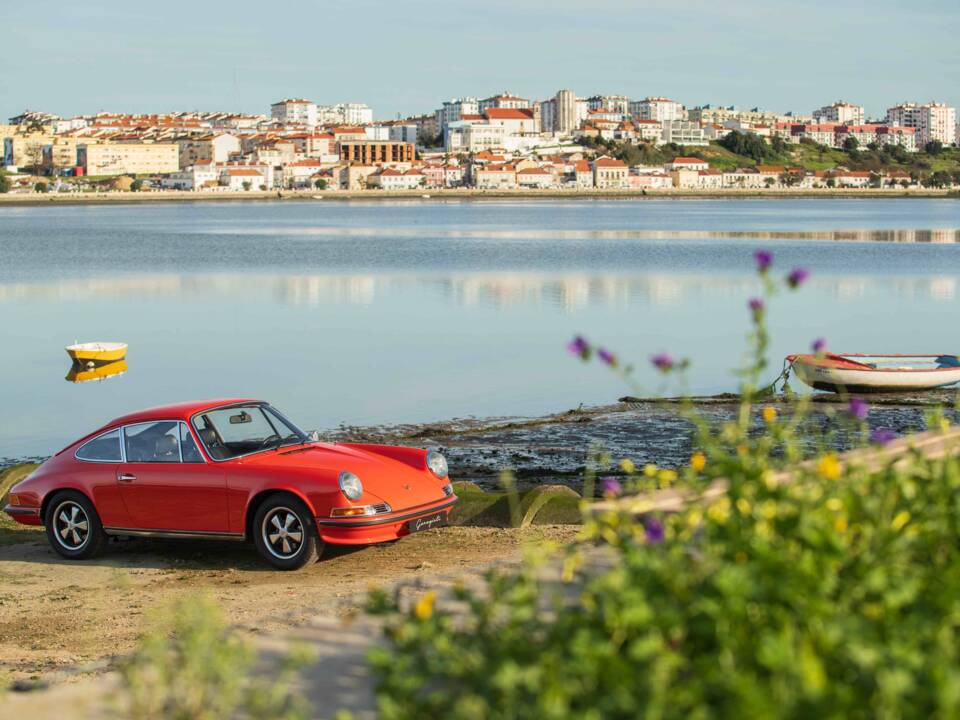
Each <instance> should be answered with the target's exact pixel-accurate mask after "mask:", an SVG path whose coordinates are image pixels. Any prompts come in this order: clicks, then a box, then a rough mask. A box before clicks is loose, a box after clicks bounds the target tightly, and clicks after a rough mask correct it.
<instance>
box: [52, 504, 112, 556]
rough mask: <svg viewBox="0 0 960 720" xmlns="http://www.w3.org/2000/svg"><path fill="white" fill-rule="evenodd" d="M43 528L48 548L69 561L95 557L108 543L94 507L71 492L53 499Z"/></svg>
mask: <svg viewBox="0 0 960 720" xmlns="http://www.w3.org/2000/svg"><path fill="white" fill-rule="evenodd" d="M43 524H44V526H45V527H46V531H47V540H49V541H50V546H51V547H52V548H53V549H54V550H55V551H56V552H57V553H58V554H59V555H62V556H63V557H65V558H68V559H70V560H86V559H88V558H92V557H94V556H95V555H97V553H99V552H100V550H102V549H103V546H104V544H105V543H106V541H107V536H106V534H105V533H104V532H103V525H102V524H101V523H100V516H99V515H97V511H96V509H95V508H94V507H93V503H92V502H90V501H89V500H88V499H87V497H86V496H85V495H83V494H82V493H78V492H76V491H74V490H64V491H63V492H59V493H57V494H56V495H55V496H54V498H53V500H51V501H50V504H49V505H48V506H47V514H46V517H45V518H44V522H43Z"/></svg>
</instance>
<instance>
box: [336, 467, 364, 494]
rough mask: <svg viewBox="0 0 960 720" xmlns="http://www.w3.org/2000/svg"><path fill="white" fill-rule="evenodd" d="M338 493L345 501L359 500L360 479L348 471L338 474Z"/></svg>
mask: <svg viewBox="0 0 960 720" xmlns="http://www.w3.org/2000/svg"><path fill="white" fill-rule="evenodd" d="M339 480H340V491H341V492H342V493H343V494H344V496H345V497H346V498H347V500H359V499H360V497H361V496H362V495H363V483H361V482H360V478H358V477H357V476H356V475H354V474H353V473H352V472H350V471H348V470H344V471H343V472H342V473H340V478H339Z"/></svg>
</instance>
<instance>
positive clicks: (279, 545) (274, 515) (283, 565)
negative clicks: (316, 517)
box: [253, 495, 323, 570]
mask: <svg viewBox="0 0 960 720" xmlns="http://www.w3.org/2000/svg"><path fill="white" fill-rule="evenodd" d="M253 530H254V532H253V542H254V544H255V545H256V546H257V550H258V551H259V552H260V555H261V556H262V557H263V559H264V560H266V561H267V562H268V563H270V564H271V565H272V566H273V567H275V568H278V569H280V570H300V569H301V568H304V567H306V566H307V565H312V564H313V563H315V562H316V561H317V559H318V558H319V557H320V551H321V549H322V548H323V543H322V542H321V540H320V537H319V536H318V534H317V526H316V523H314V521H313V515H312V514H311V513H310V511H309V510H308V509H307V506H306V505H304V504H303V502H302V501H300V500H299V499H297V498H295V497H292V496H290V495H276V496H274V497H271V498H269V499H267V500H266V502H264V503H263V504H262V505H260V507H259V508H257V514H256V516H255V517H254V520H253Z"/></svg>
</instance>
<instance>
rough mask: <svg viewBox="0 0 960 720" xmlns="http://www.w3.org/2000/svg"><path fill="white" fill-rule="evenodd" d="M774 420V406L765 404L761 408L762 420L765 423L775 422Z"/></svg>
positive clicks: (775, 418)
mask: <svg viewBox="0 0 960 720" xmlns="http://www.w3.org/2000/svg"><path fill="white" fill-rule="evenodd" d="M776 420H777V409H776V408H775V407H772V406H770V405H767V406H766V407H765V408H764V409H763V421H764V422H765V423H767V425H769V424H770V423H772V422H776Z"/></svg>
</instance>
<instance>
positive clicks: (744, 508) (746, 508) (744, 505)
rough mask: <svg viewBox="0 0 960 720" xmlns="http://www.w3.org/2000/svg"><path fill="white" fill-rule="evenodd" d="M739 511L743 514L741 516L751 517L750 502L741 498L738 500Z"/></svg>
mask: <svg viewBox="0 0 960 720" xmlns="http://www.w3.org/2000/svg"><path fill="white" fill-rule="evenodd" d="M737 510H739V511H740V514H741V515H749V514H750V501H749V500H747V499H746V498H739V499H738V500H737Z"/></svg>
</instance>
